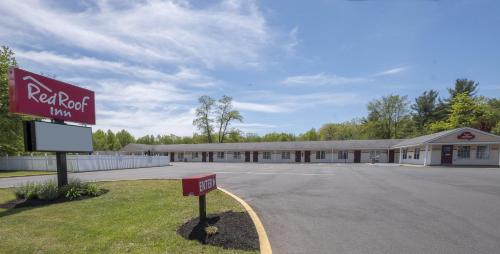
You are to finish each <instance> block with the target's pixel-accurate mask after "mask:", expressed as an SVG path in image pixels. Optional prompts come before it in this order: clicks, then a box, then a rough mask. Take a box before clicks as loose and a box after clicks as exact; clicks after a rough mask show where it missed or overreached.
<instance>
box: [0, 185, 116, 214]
mask: <svg viewBox="0 0 500 254" xmlns="http://www.w3.org/2000/svg"><path fill="white" fill-rule="evenodd" d="M108 192H109V190H107V189H102V190H101V194H100V195H99V196H101V195H103V194H106V193H108ZM88 198H94V196H86V195H84V196H80V197H79V198H77V199H74V200H69V199H67V198H58V199H55V200H41V199H16V200H12V201H10V202H7V203H4V204H0V208H6V209H15V208H23V207H37V206H47V205H52V204H58V203H64V202H71V201H77V200H84V199H88Z"/></svg>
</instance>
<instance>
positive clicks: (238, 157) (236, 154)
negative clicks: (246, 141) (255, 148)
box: [233, 152, 241, 160]
mask: <svg viewBox="0 0 500 254" xmlns="http://www.w3.org/2000/svg"><path fill="white" fill-rule="evenodd" d="M233 159H235V160H239V159H241V152H234V153H233Z"/></svg>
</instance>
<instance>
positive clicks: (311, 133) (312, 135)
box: [299, 128, 319, 141]
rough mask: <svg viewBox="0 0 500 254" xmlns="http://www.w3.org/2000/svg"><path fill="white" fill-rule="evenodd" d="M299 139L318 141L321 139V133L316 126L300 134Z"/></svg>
mask: <svg viewBox="0 0 500 254" xmlns="http://www.w3.org/2000/svg"><path fill="white" fill-rule="evenodd" d="M299 140H302V141H316V140H319V135H318V132H317V131H316V129H315V128H311V129H310V130H308V131H306V132H304V133H303V134H301V135H299Z"/></svg>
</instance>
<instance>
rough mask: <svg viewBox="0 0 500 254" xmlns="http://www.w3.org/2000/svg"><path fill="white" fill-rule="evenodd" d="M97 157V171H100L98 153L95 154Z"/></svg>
mask: <svg viewBox="0 0 500 254" xmlns="http://www.w3.org/2000/svg"><path fill="white" fill-rule="evenodd" d="M96 156H97V170H101V160H100V158H99V152H97V153H96Z"/></svg>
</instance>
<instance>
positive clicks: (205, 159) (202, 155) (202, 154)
mask: <svg viewBox="0 0 500 254" xmlns="http://www.w3.org/2000/svg"><path fill="white" fill-rule="evenodd" d="M201 161H202V162H207V152H201Z"/></svg>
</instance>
